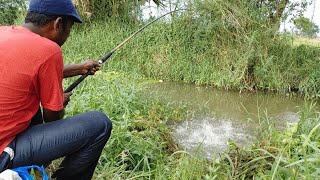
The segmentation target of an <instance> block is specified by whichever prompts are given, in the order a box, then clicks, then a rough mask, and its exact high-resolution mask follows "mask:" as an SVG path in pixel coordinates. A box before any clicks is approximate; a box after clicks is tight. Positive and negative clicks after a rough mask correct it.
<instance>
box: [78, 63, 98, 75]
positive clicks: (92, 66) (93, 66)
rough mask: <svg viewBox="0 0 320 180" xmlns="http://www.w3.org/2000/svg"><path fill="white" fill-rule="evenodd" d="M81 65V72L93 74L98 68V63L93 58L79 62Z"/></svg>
mask: <svg viewBox="0 0 320 180" xmlns="http://www.w3.org/2000/svg"><path fill="white" fill-rule="evenodd" d="M80 66H81V69H82V70H81V71H82V74H81V75H84V74H87V73H88V72H90V75H94V73H96V71H98V70H99V69H100V66H101V65H100V64H99V63H98V62H97V61H94V60H86V61H84V62H82V63H80Z"/></svg>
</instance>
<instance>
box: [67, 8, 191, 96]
mask: <svg viewBox="0 0 320 180" xmlns="http://www.w3.org/2000/svg"><path fill="white" fill-rule="evenodd" d="M183 10H186V9H176V10H173V11H170V12H168V13H166V14H163V15H161V16H160V17H158V18H156V19H154V20H153V21H151V22H149V23H148V24H146V25H144V26H143V27H142V28H140V29H138V30H137V31H136V32H134V33H133V34H131V35H130V36H129V37H128V38H127V39H125V40H124V41H122V42H121V43H120V44H119V45H117V46H116V47H115V48H113V49H112V50H111V51H110V52H108V53H107V54H106V55H105V56H104V57H103V58H101V59H100V60H99V61H98V63H99V64H100V65H101V64H103V63H104V62H106V61H107V60H108V59H109V58H110V57H111V56H112V54H113V53H114V52H116V51H117V50H118V49H120V48H121V47H122V46H124V45H125V44H126V43H127V42H128V41H129V40H131V39H132V38H133V37H135V36H136V35H137V34H138V33H140V32H142V31H143V30H144V29H145V28H147V27H148V26H150V25H151V24H153V23H154V22H156V21H158V20H159V19H161V18H163V17H164V16H166V15H168V14H172V13H174V12H177V11H183ZM89 75H90V71H88V72H87V74H84V75H82V76H81V77H79V78H78V79H77V80H76V81H75V82H74V83H72V84H71V85H70V86H69V87H68V88H67V89H66V90H65V91H64V93H68V92H71V91H72V90H73V89H74V88H75V87H77V86H78V85H79V84H80V83H81V82H82V81H83V80H84V79H85V78H86V77H88V76H89Z"/></svg>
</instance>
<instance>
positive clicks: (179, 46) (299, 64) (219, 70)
mask: <svg viewBox="0 0 320 180" xmlns="http://www.w3.org/2000/svg"><path fill="white" fill-rule="evenodd" d="M252 5H253V4H250V3H249V4H247V3H245V2H241V1H236V0H227V1H222V0H217V1H204V2H198V3H197V4H196V6H195V9H194V10H193V11H186V12H183V13H181V14H177V15H176V16H174V17H173V21H171V22H168V21H158V22H157V23H155V24H153V25H152V26H149V28H148V29H146V30H145V31H144V32H143V33H142V34H140V35H138V36H137V37H136V38H134V39H132V41H130V42H129V43H128V44H126V45H125V46H124V47H123V48H121V49H120V50H119V51H117V53H115V54H114V55H113V57H112V58H111V59H110V61H109V62H108V63H106V65H105V66H106V67H108V68H112V69H116V70H117V71H125V72H128V73H132V74H134V75H138V76H140V77H147V78H152V79H163V80H168V81H184V82H190V83H196V84H201V85H212V86H215V87H221V88H225V89H235V90H239V91H243V90H263V91H275V92H279V93H283V94H286V93H299V94H301V95H304V96H306V97H314V98H319V97H320V87H319V78H318V77H319V76H318V74H319V60H320V50H319V48H318V47H314V46H311V45H299V46H296V45H294V44H293V37H291V36H289V35H279V34H278V32H277V31H276V30H275V29H274V28H272V27H269V26H267V25H266V24H265V22H268V21H269V20H268V17H266V16H265V14H264V12H261V11H259V10H258V9H255V10H254V8H252ZM136 29H137V28H134V26H132V25H128V24H127V23H122V22H120V23H119V22H116V21H108V22H102V21H97V22H95V23H93V24H86V25H85V27H83V29H77V33H75V34H74V35H72V38H76V40H74V42H78V43H80V44H83V45H80V46H79V44H78V43H76V44H74V43H71V44H69V46H72V48H71V49H73V50H77V52H79V53H80V54H79V56H80V55H81V54H84V55H85V56H87V57H90V58H101V57H102V56H103V55H104V54H105V53H106V52H107V51H108V50H110V49H112V48H113V47H115V46H116V45H117V44H118V43H120V42H122V41H123V40H124V39H125V38H127V37H128V36H129V35H130V33H132V32H133V31H135V30H136ZM81 30H83V31H81ZM92 49H95V51H92Z"/></svg>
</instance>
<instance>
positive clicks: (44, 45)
mask: <svg viewBox="0 0 320 180" xmlns="http://www.w3.org/2000/svg"><path fill="white" fill-rule="evenodd" d="M0 55H1V56H0V72H1V75H0V82H1V83H0V127H1V128H0V153H1V152H2V151H3V149H4V148H5V146H7V144H8V143H9V142H10V141H11V140H12V139H13V138H14V137H15V135H16V134H18V133H20V132H22V131H23V130H25V129H26V128H27V127H28V126H29V124H30V120H31V118H32V117H33V116H34V114H35V113H36V112H37V110H38V108H39V104H40V101H41V102H42V104H43V105H44V106H47V107H48V108H49V109H52V110H61V108H62V107H61V106H62V101H63V96H62V92H60V93H58V96H59V97H50V96H51V95H53V94H57V93H52V92H55V91H61V90H62V84H61V82H62V71H63V62H62V55H61V49H60V47H59V46H58V45H57V44H55V43H54V42H52V41H50V40H48V39H46V38H43V37H41V36H39V35H37V34H35V33H32V32H31V31H30V30H28V29H26V28H23V27H0ZM46 79H48V80H49V81H48V82H47V83H44V82H46V81H45V80H46ZM59 83H60V85H59ZM40 87H41V88H40ZM48 93H50V94H48ZM53 96H56V95H53ZM52 99H57V100H56V101H53V100H52Z"/></svg>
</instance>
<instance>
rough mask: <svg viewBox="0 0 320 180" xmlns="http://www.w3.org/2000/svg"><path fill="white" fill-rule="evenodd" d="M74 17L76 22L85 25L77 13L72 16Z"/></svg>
mask: <svg viewBox="0 0 320 180" xmlns="http://www.w3.org/2000/svg"><path fill="white" fill-rule="evenodd" d="M72 17H73V19H74V22H77V23H83V21H82V19H81V18H80V16H79V15H78V14H77V13H74V14H72Z"/></svg>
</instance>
